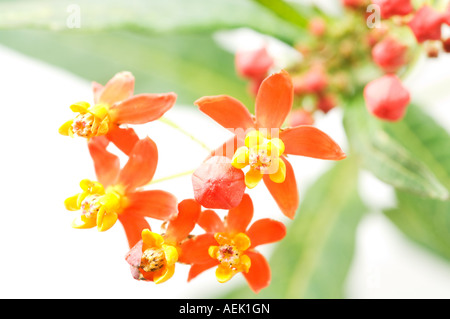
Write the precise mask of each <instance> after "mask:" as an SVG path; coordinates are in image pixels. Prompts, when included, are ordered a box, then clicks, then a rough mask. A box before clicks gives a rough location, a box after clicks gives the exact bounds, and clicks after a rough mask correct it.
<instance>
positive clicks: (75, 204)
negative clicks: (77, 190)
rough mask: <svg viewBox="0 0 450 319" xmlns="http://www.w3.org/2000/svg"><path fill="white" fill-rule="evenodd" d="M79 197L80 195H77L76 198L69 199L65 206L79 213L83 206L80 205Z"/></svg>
mask: <svg viewBox="0 0 450 319" xmlns="http://www.w3.org/2000/svg"><path fill="white" fill-rule="evenodd" d="M78 197H79V194H76V195H74V196H71V197H69V198H67V199H66V200H65V201H64V206H65V207H66V209H67V210H70V211H77V210H79V209H80V207H81V206H80V205H79V201H78Z"/></svg>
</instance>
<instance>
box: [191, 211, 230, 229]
mask: <svg viewBox="0 0 450 319" xmlns="http://www.w3.org/2000/svg"><path fill="white" fill-rule="evenodd" d="M197 224H198V225H199V226H200V227H201V228H203V229H204V230H205V231H206V232H207V233H222V232H224V230H225V229H224V227H225V226H224V224H223V222H222V220H221V219H220V217H219V215H217V213H216V212H215V211H213V210H204V211H202V212H201V214H200V217H199V218H198V221H197Z"/></svg>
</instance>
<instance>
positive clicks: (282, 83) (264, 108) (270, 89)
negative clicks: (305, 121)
mask: <svg viewBox="0 0 450 319" xmlns="http://www.w3.org/2000/svg"><path fill="white" fill-rule="evenodd" d="M293 100H294V87H293V85H292V80H291V77H290V76H289V74H288V73H287V72H286V71H284V70H283V71H281V72H279V73H275V74H272V75H270V76H269V77H267V78H266V79H265V80H264V81H263V82H262V83H261V86H260V88H259V91H258V95H257V96H256V102H255V115H256V124H257V126H258V128H267V129H272V128H280V127H281V125H283V123H284V121H285V120H286V117H287V116H288V115H289V112H290V111H291V108H292V103H293Z"/></svg>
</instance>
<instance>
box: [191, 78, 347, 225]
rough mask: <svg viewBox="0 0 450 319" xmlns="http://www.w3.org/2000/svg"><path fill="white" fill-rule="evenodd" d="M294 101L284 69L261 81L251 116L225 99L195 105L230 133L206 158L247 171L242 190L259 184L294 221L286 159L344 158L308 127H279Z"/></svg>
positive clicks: (294, 196) (294, 199)
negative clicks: (219, 158) (220, 158)
mask: <svg viewBox="0 0 450 319" xmlns="http://www.w3.org/2000/svg"><path fill="white" fill-rule="evenodd" d="M293 96H294V92H293V84H292V80H291V78H290V76H289V74H288V73H287V72H286V71H284V70H283V71H281V72H278V73H274V74H272V75H270V76H268V77H267V78H266V79H265V80H264V81H263V82H262V84H261V87H260V89H259V91H258V95H257V96H256V103H255V112H256V113H255V116H253V115H251V114H250V112H249V111H248V109H247V108H246V107H245V106H244V105H243V104H242V103H241V102H240V101H238V100H236V99H234V98H233V97H230V96H227V95H218V96H207V97H202V98H200V99H199V100H197V101H196V102H195V104H196V105H197V106H198V107H199V109H200V111H202V112H203V113H205V114H206V115H208V116H209V117H211V118H212V119H213V120H215V121H216V122H217V123H219V124H220V125H222V126H223V127H224V128H227V129H228V130H230V131H231V132H232V133H234V137H233V138H232V139H231V140H229V141H227V142H225V143H224V144H223V145H222V146H221V147H219V148H218V149H216V150H215V151H213V152H212V154H211V155H212V156H226V157H229V158H231V159H232V165H233V166H234V167H235V168H238V169H244V168H246V167H248V168H249V170H248V171H247V172H246V174H245V181H244V182H245V184H246V186H247V187H248V188H253V187H255V186H256V185H257V184H258V183H259V182H260V181H261V180H263V181H264V184H265V185H266V186H267V188H268V190H269V192H270V193H271V195H272V196H273V198H274V199H275V201H276V202H277V204H278V206H279V207H280V209H281V210H282V212H283V213H284V214H285V215H286V216H287V217H289V218H293V217H294V215H295V212H296V210H297V207H298V204H299V198H298V190H297V183H296V180H295V176H294V171H293V169H292V166H291V164H290V163H289V161H288V159H287V155H300V156H308V157H313V158H319V159H327V160H341V159H344V158H345V157H346V155H345V154H344V152H343V151H342V150H341V148H340V147H339V145H338V144H336V142H334V141H333V140H332V139H331V138H330V137H329V136H328V135H327V134H325V133H324V132H322V131H321V130H319V129H317V128H315V127H313V126H308V125H300V126H296V127H292V128H285V129H284V128H280V127H281V126H282V125H283V123H284V122H285V120H286V118H287V117H288V115H289V114H290V112H291V109H292V103H293ZM217 191H220V190H219V189H218V190H217ZM200 204H202V202H200ZM220 205H221V203H220V202H218V203H217V207H214V208H222V207H221V206H220Z"/></svg>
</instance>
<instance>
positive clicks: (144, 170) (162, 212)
mask: <svg viewBox="0 0 450 319" xmlns="http://www.w3.org/2000/svg"><path fill="white" fill-rule="evenodd" d="M106 145H107V143H105V140H103V139H95V140H92V141H90V142H89V143H88V146H89V151H90V154H91V156H92V159H93V161H94V167H95V171H96V175H97V179H98V182H95V181H90V180H87V179H85V180H82V181H81V183H80V187H81V189H82V192H81V193H79V194H76V195H74V196H72V197H69V198H67V199H66V200H65V202H64V204H65V206H66V208H67V209H68V210H70V211H78V210H81V215H80V216H78V217H77V218H76V219H75V220H74V221H73V223H72V226H73V227H74V228H93V227H97V229H98V231H105V230H108V229H109V228H111V227H112V226H113V225H114V224H115V223H116V221H117V220H119V221H120V222H121V224H122V225H123V227H124V229H125V233H126V235H127V239H128V243H129V245H130V247H132V246H134V245H135V244H136V242H138V241H139V240H140V236H141V231H142V230H143V229H146V228H148V229H150V226H149V224H148V222H147V221H146V220H145V217H150V218H155V219H160V220H167V219H169V218H171V217H172V216H174V214H176V212H177V207H176V204H177V200H176V198H175V196H173V195H172V194H170V193H168V192H165V191H162V190H141V189H140V188H141V187H142V186H145V185H146V184H148V183H149V182H150V181H151V180H152V178H153V175H154V173H155V170H156V165H157V162H158V150H157V148H156V144H155V143H154V142H153V141H152V140H151V139H150V138H148V137H147V138H144V139H142V140H139V141H138V142H137V143H136V144H135V146H134V148H133V150H132V151H131V152H130V156H129V159H128V162H127V163H126V164H125V166H124V167H123V168H122V169H120V163H119V159H118V157H117V156H115V155H113V154H111V153H110V152H108V151H107V150H106Z"/></svg>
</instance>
